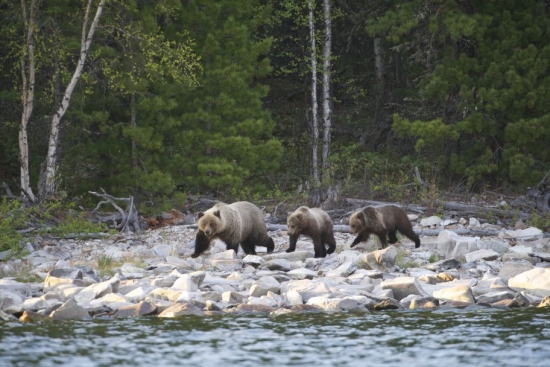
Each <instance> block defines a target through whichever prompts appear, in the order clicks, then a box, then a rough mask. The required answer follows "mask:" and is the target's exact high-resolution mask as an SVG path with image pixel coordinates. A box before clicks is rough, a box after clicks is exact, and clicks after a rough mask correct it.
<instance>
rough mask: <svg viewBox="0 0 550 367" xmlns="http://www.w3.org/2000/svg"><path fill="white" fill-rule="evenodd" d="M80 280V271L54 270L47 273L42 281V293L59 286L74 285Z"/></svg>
mask: <svg viewBox="0 0 550 367" xmlns="http://www.w3.org/2000/svg"><path fill="white" fill-rule="evenodd" d="M79 280H82V271H81V270H80V269H66V268H62V269H54V270H52V271H50V272H49V273H48V275H47V276H46V279H45V280H44V291H45V292H48V291H50V290H53V289H54V288H55V287H57V286H59V285H60V284H75V283H78V281H79Z"/></svg>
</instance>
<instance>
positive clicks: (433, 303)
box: [408, 297, 439, 310]
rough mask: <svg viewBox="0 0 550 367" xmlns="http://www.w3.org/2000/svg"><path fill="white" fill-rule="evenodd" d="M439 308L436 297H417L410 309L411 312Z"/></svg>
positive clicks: (412, 301)
mask: <svg viewBox="0 0 550 367" xmlns="http://www.w3.org/2000/svg"><path fill="white" fill-rule="evenodd" d="M438 306H439V300H438V299H437V298H434V297H416V298H414V299H412V300H411V303H410V305H409V307H408V308H410V309H411V310H414V309H419V308H437V307H438Z"/></svg>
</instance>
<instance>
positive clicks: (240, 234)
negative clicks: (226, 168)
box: [191, 201, 275, 257]
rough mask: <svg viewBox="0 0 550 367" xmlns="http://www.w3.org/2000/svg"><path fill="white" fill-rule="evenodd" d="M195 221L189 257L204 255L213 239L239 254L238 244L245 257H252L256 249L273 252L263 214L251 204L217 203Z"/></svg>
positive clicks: (245, 202)
mask: <svg viewBox="0 0 550 367" xmlns="http://www.w3.org/2000/svg"><path fill="white" fill-rule="evenodd" d="M198 217H199V230H198V231H197V235H196V237H195V253H194V254H193V255H191V257H197V256H199V255H200V254H202V253H203V252H204V251H206V250H207V249H208V248H209V247H210V244H211V243H212V240H214V239H215V238H219V239H220V240H222V241H223V242H225V243H226V245H227V249H228V250H229V249H233V250H235V252H238V251H239V244H240V245H241V247H242V248H243V250H244V252H245V254H247V255H249V254H251V255H255V254H256V250H255V248H256V246H264V247H267V252H273V249H274V248H275V244H274V243H273V239H272V238H271V237H269V236H268V235H267V228H266V225H265V221H264V215H263V213H262V211H261V210H260V208H258V207H257V206H256V205H254V204H252V203H249V202H247V201H239V202H236V203H233V204H229V205H228V204H224V203H218V204H216V205H214V206H213V207H212V208H210V209H208V210H207V211H205V212H204V213H203V212H200V213H199V214H198Z"/></svg>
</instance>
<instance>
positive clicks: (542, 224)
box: [529, 212, 550, 232]
mask: <svg viewBox="0 0 550 367" xmlns="http://www.w3.org/2000/svg"><path fill="white" fill-rule="evenodd" d="M529 223H530V224H531V225H532V226H533V227H536V228H538V229H540V230H541V231H543V232H550V215H548V214H546V215H545V214H542V215H541V214H539V213H536V212H535V213H533V214H531V219H530V220H529Z"/></svg>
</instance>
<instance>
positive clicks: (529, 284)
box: [508, 268, 550, 297]
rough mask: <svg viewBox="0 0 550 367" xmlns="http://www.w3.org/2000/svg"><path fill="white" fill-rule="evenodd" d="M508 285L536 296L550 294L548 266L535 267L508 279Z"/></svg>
mask: <svg viewBox="0 0 550 367" xmlns="http://www.w3.org/2000/svg"><path fill="white" fill-rule="evenodd" d="M508 286H509V287H510V288H512V289H513V290H516V291H525V292H526V293H528V294H532V295H534V296H537V297H546V296H548V295H550V268H535V269H532V270H529V271H526V272H524V273H521V274H518V275H516V276H515V277H513V278H511V279H509V280H508Z"/></svg>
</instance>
